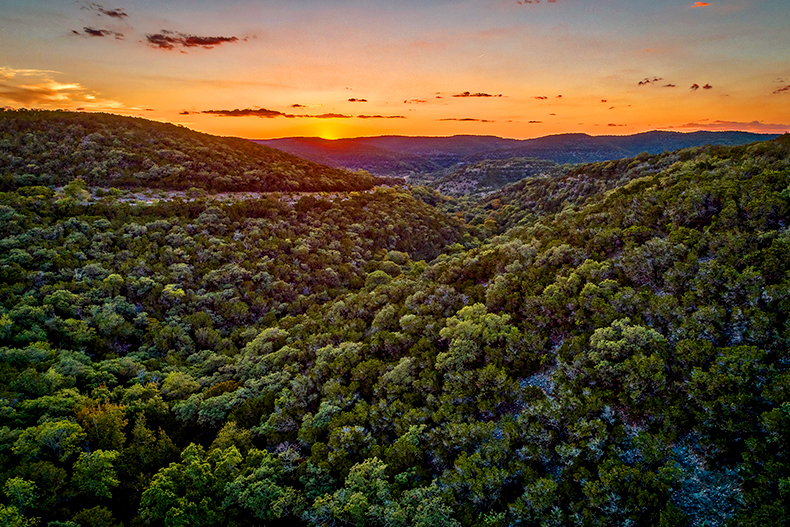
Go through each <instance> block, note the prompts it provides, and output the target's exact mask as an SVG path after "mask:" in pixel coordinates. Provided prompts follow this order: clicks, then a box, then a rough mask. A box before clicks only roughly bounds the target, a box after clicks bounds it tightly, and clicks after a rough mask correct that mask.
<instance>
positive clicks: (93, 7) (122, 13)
mask: <svg viewBox="0 0 790 527" xmlns="http://www.w3.org/2000/svg"><path fill="white" fill-rule="evenodd" d="M80 9H85V10H87V11H96V13H97V14H98V15H99V16H101V15H104V16H109V17H112V18H117V19H119V20H123V19H124V18H126V17H128V16H129V15H128V14H127V13H126V10H124V9H120V8H118V9H105V8H104V7H103V6H101V5H99V4H96V3H93V2H90V3H85V4H83V5H82V7H81V8H80Z"/></svg>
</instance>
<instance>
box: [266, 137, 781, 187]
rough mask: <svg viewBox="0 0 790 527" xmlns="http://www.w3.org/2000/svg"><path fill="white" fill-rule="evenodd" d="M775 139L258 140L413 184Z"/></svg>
mask: <svg viewBox="0 0 790 527" xmlns="http://www.w3.org/2000/svg"><path fill="white" fill-rule="evenodd" d="M774 137H776V135H769V134H752V133H748V132H691V133H681V132H660V131H654V132H646V133H641V134H635V135H629V136H590V135H587V134H560V135H550V136H545V137H540V138H537V139H525V140H516V139H503V138H501V137H494V136H473V135H472V136H470V135H456V136H452V137H404V136H381V137H359V138H355V139H340V140H336V141H330V140H325V139H315V138H304V137H295V138H284V139H272V140H257V141H256V142H258V143H261V144H266V145H269V146H272V147H274V148H278V149H281V150H283V151H285V152H289V153H293V154H295V155H298V156H300V157H304V158H305V159H310V160H312V161H316V162H320V163H325V164H327V165H329V166H334V167H343V168H350V169H357V168H364V169H365V170H367V171H369V172H370V173H372V174H375V175H379V176H393V177H406V178H409V181H410V182H411V183H426V182H431V181H434V180H436V179H438V178H440V177H443V176H446V175H448V174H449V173H450V172H452V170H454V169H456V168H459V167H458V166H457V165H458V164H461V163H464V164H465V163H475V162H478V161H483V160H487V159H509V158H513V157H534V158H538V159H545V160H548V161H552V162H554V163H559V164H564V163H590V162H595V161H607V160H613V159H621V158H625V157H633V156H635V155H637V154H640V153H642V152H647V153H651V154H658V153H661V152H666V151H672V150H677V149H681V148H690V147H694V146H703V145H707V144H712V145H742V144H747V143H751V142H754V141H760V140H767V139H771V138H774ZM370 147H374V148H376V150H370ZM403 156H406V157H405V158H404V157H403ZM399 161H403V163H404V164H402V165H401V164H399Z"/></svg>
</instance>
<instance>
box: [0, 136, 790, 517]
mask: <svg viewBox="0 0 790 527" xmlns="http://www.w3.org/2000/svg"><path fill="white" fill-rule="evenodd" d="M442 200H447V202H451V201H452V202H453V203H454V204H453V207H457V206H459V205H458V203H463V202H462V201H461V200H451V198H447V197H445V198H442V196H441V195H438V193H435V192H434V193H431V191H430V190H429V189H426V188H424V187H419V188H415V189H413V190H409V189H403V188H389V189H384V188H378V189H376V190H375V191H373V192H350V193H344V194H338V195H337V196H334V197H330V196H329V195H323V196H321V195H318V197H316V196H302V197H301V199H299V201H296V202H294V203H290V202H286V201H278V200H277V199H275V197H274V196H267V197H264V198H257V197H256V198H255V199H250V200H244V199H240V200H236V201H233V202H230V201H228V202H225V201H220V200H216V201H212V200H205V199H196V200H193V201H181V200H174V201H171V202H166V203H165V202H159V203H156V204H152V205H146V204H145V203H139V204H138V205H136V206H130V205H129V204H128V203H124V202H121V201H120V200H117V199H112V197H106V196H105V197H100V199H96V200H91V201H87V200H86V201H84V202H80V201H79V200H74V199H69V197H68V196H67V195H66V190H65V189H64V190H63V191H57V190H56V189H53V188H48V187H42V186H26V187H19V188H17V189H15V190H13V191H9V192H0V483H2V487H3V489H4V499H3V501H2V502H0V517H2V518H4V519H10V520H6V522H7V523H9V524H12V525H30V524H33V523H36V521H38V523H40V524H44V525H47V524H48V525H120V524H122V525H124V526H127V527H130V526H139V525H151V526H157V527H166V526H171V525H204V526H215V525H216V526H220V525H223V526H224V525H234V526H246V525H262V524H263V525H305V526H311V527H312V526H322V525H366V526H367V525H369V526H374V527H379V526H385V525H386V526H402V527H406V526H412V525H415V526H431V527H433V526H436V527H461V526H495V527H505V526H509V525H529V526H533V525H534V526H541V525H573V526H580V527H581V526H587V525H594V526H610V525H611V526H615V525H651V526H652V525H655V526H676V527H703V526H708V527H730V526H736V525H738V526H740V525H744V526H757V525H759V526H766V527H779V526H784V525H788V524H790V511H789V510H788V508H787V506H786V504H787V500H788V487H789V486H790V397H789V396H788V393H790V323H789V322H788V320H790V259H788V258H787V254H788V251H790V231H788V221H789V220H790V135H785V136H781V137H779V138H776V139H773V140H769V141H763V142H757V143H753V144H749V145H744V146H706V147H695V148H691V149H685V150H680V151H676V152H671V153H658V154H641V155H639V156H636V157H633V158H628V159H623V160H617V161H606V162H600V163H593V164H587V165H581V166H574V167H570V168H569V169H565V170H563V171H562V172H560V173H559V174H557V175H552V176H549V177H535V178H528V179H525V180H522V181H520V182H518V183H516V184H514V185H511V186H509V187H506V188H505V189H503V190H501V191H499V192H497V193H493V194H491V195H488V196H486V197H484V198H483V199H481V200H480V201H479V202H477V203H476V204H474V203H473V204H472V205H471V206H470V207H469V208H468V209H466V210H462V211H460V213H457V214H446V213H444V212H442V210H440V207H442V206H443V204H445V203H446V202H443V201H442ZM432 202H433V203H436V206H434V205H432V204H431V203H432ZM12 521H13V522H14V523H11V522H12Z"/></svg>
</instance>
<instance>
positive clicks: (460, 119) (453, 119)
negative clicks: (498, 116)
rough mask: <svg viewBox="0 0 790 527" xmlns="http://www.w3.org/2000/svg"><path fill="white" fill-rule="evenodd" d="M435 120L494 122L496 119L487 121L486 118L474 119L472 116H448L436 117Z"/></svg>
mask: <svg viewBox="0 0 790 527" xmlns="http://www.w3.org/2000/svg"><path fill="white" fill-rule="evenodd" d="M436 120H437V121H460V122H476V123H494V122H496V121H489V120H488V119H474V118H472V117H448V118H446V119H436Z"/></svg>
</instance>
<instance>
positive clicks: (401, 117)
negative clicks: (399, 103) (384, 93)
mask: <svg viewBox="0 0 790 527" xmlns="http://www.w3.org/2000/svg"><path fill="white" fill-rule="evenodd" d="M357 119H406V116H405V115H357Z"/></svg>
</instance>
